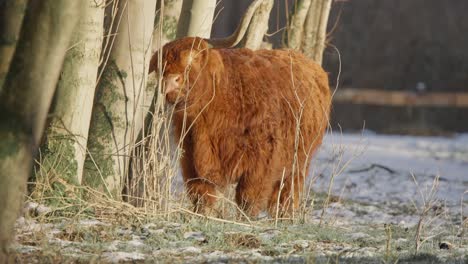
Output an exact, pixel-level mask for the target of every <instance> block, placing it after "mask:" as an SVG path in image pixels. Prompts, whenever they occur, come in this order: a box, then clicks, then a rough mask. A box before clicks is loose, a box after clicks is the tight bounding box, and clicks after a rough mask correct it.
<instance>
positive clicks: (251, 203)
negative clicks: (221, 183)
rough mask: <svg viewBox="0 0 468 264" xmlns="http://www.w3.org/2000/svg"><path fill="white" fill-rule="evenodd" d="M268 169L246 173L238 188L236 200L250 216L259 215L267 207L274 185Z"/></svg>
mask: <svg viewBox="0 0 468 264" xmlns="http://www.w3.org/2000/svg"><path fill="white" fill-rule="evenodd" d="M268 173H269V172H268V171H267V170H266V169H259V168H257V170H256V171H254V172H250V173H244V174H243V175H242V177H241V178H240V179H239V182H238V184H237V188H236V202H237V204H238V205H239V207H241V208H242V209H243V210H244V211H245V212H246V213H247V214H248V215H249V216H251V217H254V218H255V217H258V216H259V213H260V212H261V211H262V210H264V209H266V208H267V205H268V201H269V198H270V196H271V192H272V190H273V185H272V184H271V179H270V178H269V177H267V175H268Z"/></svg>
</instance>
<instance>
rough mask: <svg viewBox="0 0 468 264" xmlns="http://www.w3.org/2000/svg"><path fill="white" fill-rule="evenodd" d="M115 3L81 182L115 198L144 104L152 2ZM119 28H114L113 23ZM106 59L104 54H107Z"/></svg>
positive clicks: (138, 127) (123, 0)
mask: <svg viewBox="0 0 468 264" xmlns="http://www.w3.org/2000/svg"><path fill="white" fill-rule="evenodd" d="M113 3H115V4H116V8H114V11H115V12H114V13H113V14H112V15H115V17H116V19H115V20H114V23H113V25H112V26H113V27H114V28H115V29H116V30H115V31H114V30H112V31H111V32H112V33H113V36H115V37H113V38H112V39H111V43H112V44H111V45H109V46H110V52H109V53H108V57H105V58H104V60H105V62H107V63H106V65H105V68H104V69H103V73H102V76H101V77H100V80H99V84H98V87H97V92H96V98H95V103H94V109H93V113H92V118H91V125H90V130H89V137H88V149H89V152H90V153H89V154H88V156H87V158H86V162H85V167H84V174H83V181H84V182H85V183H86V184H87V185H89V186H91V187H95V188H97V189H101V190H106V191H107V193H108V194H111V195H112V196H115V197H117V196H118V195H119V194H120V193H121V191H122V183H123V180H124V179H125V177H126V176H127V172H128V167H129V166H128V163H129V162H128V161H129V157H130V155H131V154H132V150H133V146H134V141H135V139H136V136H137V135H138V133H139V131H140V130H141V127H142V125H143V119H144V113H146V112H147V110H148V107H149V106H147V105H143V104H142V102H143V98H144V97H145V88H146V77H147V72H148V65H149V58H150V56H151V37H152V33H153V25H154V16H155V8H156V0H151V1H149V0H121V1H118V2H113ZM115 23H117V24H115ZM105 56H107V54H106V55H105Z"/></svg>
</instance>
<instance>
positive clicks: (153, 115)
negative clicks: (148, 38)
mask: <svg viewBox="0 0 468 264" xmlns="http://www.w3.org/2000/svg"><path fill="white" fill-rule="evenodd" d="M181 8H182V0H163V1H162V0H159V1H158V5H157V7H156V14H157V15H156V19H155V28H154V31H153V42H152V50H153V52H152V53H155V52H158V51H160V50H161V48H162V47H163V46H164V44H166V43H167V42H170V41H172V40H174V39H175V37H176V32H177V23H178V20H179V17H180V11H181ZM157 89H158V80H157V78H156V74H155V73H151V74H150V75H149V76H148V80H147V84H146V96H145V99H144V102H143V104H144V105H150V110H149V112H150V113H148V114H147V116H146V119H145V124H144V125H143V129H142V131H141V133H140V135H139V137H138V140H137V142H139V143H140V144H139V145H138V146H136V150H135V153H134V157H133V158H132V160H131V168H130V172H129V181H128V182H126V186H125V187H126V188H125V192H124V194H125V195H126V196H127V199H126V200H127V201H128V202H130V203H131V204H133V205H135V206H143V205H144V203H143V201H148V200H152V201H155V200H156V199H158V198H157V196H158V195H153V194H155V193H159V192H157V191H155V187H154V186H155V184H154V181H155V180H157V179H158V178H159V177H158V176H157V175H156V174H157V173H155V172H152V171H151V169H149V168H148V167H153V168H156V167H160V164H161V162H160V158H163V157H162V156H170V155H172V154H173V153H175V150H176V148H175V147H173V148H172V149H171V150H173V151H167V149H166V148H164V149H161V148H163V147H162V146H160V145H159V144H157V143H158V142H163V141H164V139H165V137H167V134H165V133H164V132H166V130H165V128H167V124H166V122H164V117H163V116H164V113H165V111H164V109H163V108H164V105H162V104H156V103H155V101H156V100H157V98H160V99H161V96H162V95H161V92H160V90H157ZM162 97H163V96H162ZM158 102H160V101H158ZM156 124H157V125H156ZM155 139H157V140H155ZM155 153H158V155H157V156H155ZM149 164H151V166H149ZM159 171H160V170H159ZM166 176H167V175H166Z"/></svg>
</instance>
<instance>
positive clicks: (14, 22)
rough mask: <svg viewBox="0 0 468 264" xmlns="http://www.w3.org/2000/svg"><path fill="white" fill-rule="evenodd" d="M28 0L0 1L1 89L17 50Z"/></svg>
mask: <svg viewBox="0 0 468 264" xmlns="http://www.w3.org/2000/svg"><path fill="white" fill-rule="evenodd" d="M26 2H27V0H3V1H1V2H0V91H1V90H2V86H3V82H4V81H5V77H6V75H7V73H8V67H9V66H10V62H11V58H12V57H13V54H14V52H15V47H16V41H17V39H18V36H19V33H20V29H21V24H22V23H23V16H24V11H25V9H26Z"/></svg>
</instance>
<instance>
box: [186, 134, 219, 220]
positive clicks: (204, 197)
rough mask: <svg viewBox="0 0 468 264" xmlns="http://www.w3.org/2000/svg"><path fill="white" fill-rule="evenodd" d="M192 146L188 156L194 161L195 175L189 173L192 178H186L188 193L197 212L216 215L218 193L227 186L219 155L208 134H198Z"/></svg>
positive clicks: (188, 150)
mask: <svg viewBox="0 0 468 264" xmlns="http://www.w3.org/2000/svg"><path fill="white" fill-rule="evenodd" d="M190 146H192V148H191V149H187V151H186V155H187V157H190V159H191V161H192V162H191V164H192V168H191V169H192V170H193V173H188V174H187V175H192V176H191V177H190V178H188V177H187V178H185V183H186V186H187V191H188V193H189V195H190V197H191V199H192V201H193V203H194V205H195V211H196V212H198V213H202V214H205V215H216V214H217V212H216V208H215V207H216V201H217V191H218V190H222V189H223V188H224V187H225V186H226V178H225V177H224V175H223V174H222V170H221V165H220V160H219V155H218V154H217V151H216V149H214V147H215V145H213V144H211V140H210V137H209V136H208V135H206V134H196V136H195V137H194V138H193V141H192V142H191V144H190Z"/></svg>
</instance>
